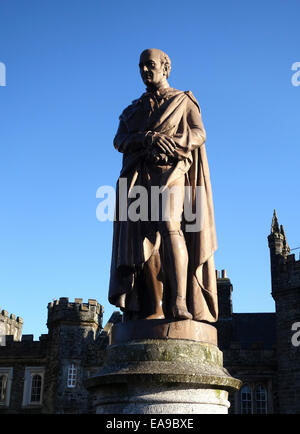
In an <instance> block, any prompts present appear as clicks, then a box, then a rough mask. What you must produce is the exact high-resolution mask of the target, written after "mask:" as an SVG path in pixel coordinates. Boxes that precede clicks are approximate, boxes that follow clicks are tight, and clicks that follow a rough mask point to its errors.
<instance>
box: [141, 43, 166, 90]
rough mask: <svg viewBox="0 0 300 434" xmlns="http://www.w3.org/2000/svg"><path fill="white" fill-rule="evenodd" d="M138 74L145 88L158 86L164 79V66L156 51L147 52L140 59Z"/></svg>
mask: <svg viewBox="0 0 300 434" xmlns="http://www.w3.org/2000/svg"><path fill="white" fill-rule="evenodd" d="M139 67H140V74H141V77H142V80H143V82H144V83H145V85H146V86H154V87H156V86H158V85H159V84H160V83H161V82H162V81H163V80H164V78H165V75H166V73H165V70H164V65H163V64H162V62H161V54H160V52H159V51H158V50H149V51H145V52H144V53H142V55H141V57H140V64H139Z"/></svg>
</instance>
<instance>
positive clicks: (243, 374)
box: [0, 214, 300, 414]
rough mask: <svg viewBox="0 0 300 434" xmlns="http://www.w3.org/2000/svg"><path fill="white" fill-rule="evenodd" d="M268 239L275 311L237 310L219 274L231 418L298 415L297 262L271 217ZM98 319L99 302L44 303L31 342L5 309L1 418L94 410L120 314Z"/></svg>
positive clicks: (0, 319) (0, 315)
mask: <svg viewBox="0 0 300 434" xmlns="http://www.w3.org/2000/svg"><path fill="white" fill-rule="evenodd" d="M268 242H269V247H270V257H271V278H272V296H273V298H274V300H275V312H273V313H234V312H233V309H232V300H231V295H232V291H233V286H232V283H231V281H230V279H229V278H228V277H227V275H226V271H225V270H222V271H221V272H219V271H217V272H216V273H217V283H218V299H219V320H218V322H217V324H216V326H217V329H218V346H219V348H220V350H221V351H222V352H223V361H224V367H225V368H226V369H227V370H228V371H229V373H230V374H231V375H232V376H233V377H235V378H237V379H240V380H242V381H243V386H242V388H241V389H240V391H239V392H236V393H234V394H232V395H231V396H229V401H230V402H231V406H230V408H229V413H236V414H238V413H298V414H299V413H300V337H299V339H298V340H295V339H294V341H293V340H292V338H293V335H294V337H295V333H296V328H295V327H296V326H297V325H298V327H299V329H300V261H297V260H296V259H295V256H294V255H291V254H290V249H289V246H288V244H287V240H286V236H285V234H284V230H283V227H282V226H281V227H280V226H279V224H278V219H277V216H276V214H274V217H273V221H272V227H271V234H270V235H269V237H268ZM102 319H103V307H102V306H101V305H100V304H99V303H98V302H97V301H96V300H88V302H87V303H84V302H83V301H82V299H75V300H74V302H70V301H69V300H68V299H67V298H60V299H59V300H57V301H55V302H52V303H49V304H48V320H47V325H48V334H46V335H41V336H40V338H39V340H38V341H34V340H33V336H32V335H23V336H22V324H23V320H22V318H20V317H15V316H14V315H9V314H8V312H6V311H4V310H2V311H1V312H0V336H1V337H2V341H1V342H0V344H1V345H2V346H0V414H1V413H2V414H3V413H51V414H54V413H56V414H57V413H65V414H68V413H77V414H78V413H92V412H94V411H95V410H94V409H95V400H96V397H95V396H93V393H92V392H88V391H87V389H86V383H87V379H88V378H89V377H91V376H93V375H94V374H95V373H96V372H97V371H98V370H99V368H100V367H101V366H102V365H103V358H104V352H105V349H106V347H107V345H108V344H109V343H110V339H111V330H112V326H113V324H116V323H118V322H120V321H121V319H122V316H121V313H120V312H115V313H114V314H113V315H112V317H111V318H110V320H109V321H108V323H107V324H106V325H105V327H104V328H102ZM297 323H298V324H297ZM299 334H300V333H299ZM298 341H299V342H298ZM98 410H99V409H98Z"/></svg>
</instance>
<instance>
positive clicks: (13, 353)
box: [0, 335, 48, 363]
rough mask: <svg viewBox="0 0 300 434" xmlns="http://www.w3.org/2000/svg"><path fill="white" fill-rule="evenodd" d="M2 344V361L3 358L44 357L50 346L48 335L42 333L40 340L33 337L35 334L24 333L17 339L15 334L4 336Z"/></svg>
mask: <svg viewBox="0 0 300 434" xmlns="http://www.w3.org/2000/svg"><path fill="white" fill-rule="evenodd" d="M2 338H3V339H2V344H1V346H0V363H1V361H2V360H7V358H9V359H16V360H18V362H21V360H22V359H28V358H30V359H31V358H43V357H45V354H46V351H47V348H48V335H41V336H40V338H39V340H38V341H35V340H34V339H33V335H23V336H22V338H21V340H19V341H16V340H15V337H14V335H5V336H3V337H2Z"/></svg>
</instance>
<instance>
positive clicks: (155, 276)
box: [144, 251, 165, 319]
mask: <svg viewBox="0 0 300 434" xmlns="http://www.w3.org/2000/svg"><path fill="white" fill-rule="evenodd" d="M160 274H161V260H160V254H159V252H158V251H156V252H155V253H153V254H152V256H151V257H150V258H149V259H148V261H147V262H146V264H145V265H144V276H145V278H146V286H147V295H148V297H147V300H149V303H150V304H151V307H152V309H151V311H152V312H153V313H152V314H150V315H149V316H147V317H146V319H163V318H165V315H164V311H163V282H162V280H161V278H160Z"/></svg>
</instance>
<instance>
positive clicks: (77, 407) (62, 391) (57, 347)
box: [44, 297, 103, 413]
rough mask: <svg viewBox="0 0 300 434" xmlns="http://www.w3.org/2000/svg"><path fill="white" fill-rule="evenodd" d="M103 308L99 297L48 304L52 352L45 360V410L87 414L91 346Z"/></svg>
mask: <svg viewBox="0 0 300 434" xmlns="http://www.w3.org/2000/svg"><path fill="white" fill-rule="evenodd" d="M102 318H103V307H102V306H101V305H100V304H99V303H98V302H97V301H96V300H88V303H83V302H82V299H80V298H75V301H74V302H73V303H70V302H69V300H68V298H64V297H63V298H60V299H59V300H56V301H54V302H52V303H49V304H48V321H47V326H48V329H49V334H48V336H49V349H48V350H49V351H48V356H47V361H46V375H45V394H44V396H45V397H46V398H45V403H44V411H45V412H46V413H71V412H72V413H86V412H87V408H86V407H87V403H88V392H87V390H86V389H85V387H84V380H85V378H86V375H87V373H86V370H85V369H84V366H85V364H86V358H87V353H88V348H89V346H90V345H92V344H93V342H95V339H96V337H97V336H98V334H99V332H100V331H101V328H102Z"/></svg>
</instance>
